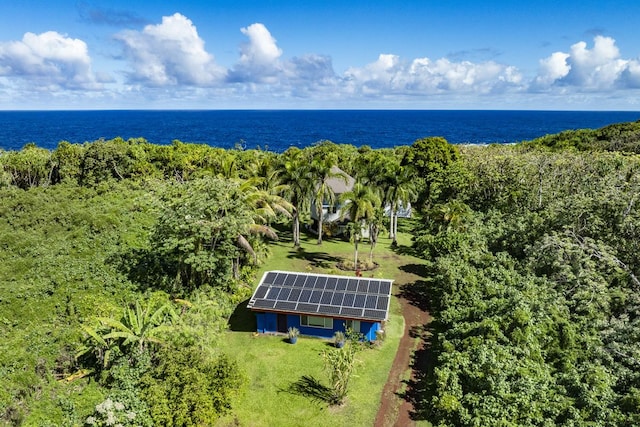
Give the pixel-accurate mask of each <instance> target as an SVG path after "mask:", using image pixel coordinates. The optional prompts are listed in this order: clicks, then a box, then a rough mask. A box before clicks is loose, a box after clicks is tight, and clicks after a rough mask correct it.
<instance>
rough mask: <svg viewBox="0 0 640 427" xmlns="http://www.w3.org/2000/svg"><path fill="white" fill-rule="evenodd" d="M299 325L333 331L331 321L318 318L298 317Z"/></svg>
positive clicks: (326, 318) (325, 318)
mask: <svg viewBox="0 0 640 427" xmlns="http://www.w3.org/2000/svg"><path fill="white" fill-rule="evenodd" d="M300 325H302V326H311V327H312V328H324V329H333V319H331V318H329V317H318V316H300Z"/></svg>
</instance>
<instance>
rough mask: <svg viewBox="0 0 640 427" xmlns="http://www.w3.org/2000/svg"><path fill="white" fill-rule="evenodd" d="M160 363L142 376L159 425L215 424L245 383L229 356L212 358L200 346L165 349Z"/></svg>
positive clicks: (145, 390)
mask: <svg viewBox="0 0 640 427" xmlns="http://www.w3.org/2000/svg"><path fill="white" fill-rule="evenodd" d="M158 361H159V363H158V365H157V366H156V367H155V368H153V369H152V370H151V371H150V372H149V373H147V374H146V375H145V376H144V377H143V378H142V387H143V396H144V399H145V401H146V402H147V404H148V405H149V408H150V412H151V416H152V417H153V420H154V423H155V424H156V425H164V426H168V427H171V426H175V427H178V426H201V425H211V424H213V423H214V421H215V420H216V419H217V418H218V417H219V416H220V415H223V414H225V413H227V412H228V411H229V410H230V409H231V405H232V402H233V398H234V396H235V395H236V394H237V393H238V390H239V389H240V387H241V386H242V384H243V383H244V377H243V375H242V373H241V371H240V369H239V368H238V366H237V364H236V363H235V362H233V361H232V360H231V359H229V358H228V357H227V356H225V355H219V356H218V357H216V358H210V357H208V356H207V355H206V353H205V352H203V351H201V349H200V348H198V347H194V346H188V347H182V348H179V349H177V348H169V347H167V348H164V349H163V350H161V352H160V354H159V358H158Z"/></svg>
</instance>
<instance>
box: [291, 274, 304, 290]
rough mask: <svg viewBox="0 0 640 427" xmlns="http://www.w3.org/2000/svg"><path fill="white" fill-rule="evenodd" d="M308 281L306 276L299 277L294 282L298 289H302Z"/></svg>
mask: <svg viewBox="0 0 640 427" xmlns="http://www.w3.org/2000/svg"><path fill="white" fill-rule="evenodd" d="M306 280H307V278H306V277H305V276H297V277H296V280H295V281H294V282H293V286H295V287H296V288H301V287H303V286H304V282H305V281H306Z"/></svg>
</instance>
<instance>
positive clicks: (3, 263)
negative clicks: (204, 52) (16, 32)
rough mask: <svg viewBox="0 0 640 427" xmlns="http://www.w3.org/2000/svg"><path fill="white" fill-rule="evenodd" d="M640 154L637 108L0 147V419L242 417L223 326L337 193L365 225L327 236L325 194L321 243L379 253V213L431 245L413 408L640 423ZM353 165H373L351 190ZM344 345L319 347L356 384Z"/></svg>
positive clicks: (462, 414)
mask: <svg viewBox="0 0 640 427" xmlns="http://www.w3.org/2000/svg"><path fill="white" fill-rule="evenodd" d="M638 153H640V122H635V123H623V124H618V125H612V126H608V127H605V128H602V129H598V130H578V131H571V132H563V133H561V134H557V135H547V136H544V137H542V138H538V139H536V140H533V141H527V142H523V143H520V144H514V145H509V146H505V145H491V146H482V147H479V146H453V145H450V144H448V143H447V141H446V140H444V139H443V138H440V137H427V138H422V139H419V140H417V141H415V142H413V143H412V144H411V145H408V146H398V147H396V148H394V149H380V150H374V149H371V148H370V147H366V146H365V147H359V148H358V147H353V146H349V145H338V144H334V143H332V142H329V141H321V142H319V143H317V144H315V145H312V146H310V147H308V148H305V149H296V148H292V149H289V150H287V151H286V152H284V153H272V152H268V151H263V150H259V149H257V150H240V149H236V150H223V149H219V148H214V147H209V146H206V145H199V144H187V143H182V142H179V141H175V142H174V143H173V144H170V145H166V146H160V145H154V144H150V143H148V142H147V141H145V140H144V139H141V138H138V139H130V140H123V139H121V138H115V139H112V140H102V139H101V140H97V141H94V142H91V143H85V144H72V143H69V142H61V143H60V144H59V145H58V147H57V148H56V149H54V150H46V149H42V148H39V147H36V146H35V145H33V144H29V145H27V146H25V147H24V148H23V149H22V150H19V151H0V201H1V202H0V324H1V325H2V327H1V328H0V425H8V426H9V425H39V426H47V425H50V426H53V425H85V424H87V425H111V424H115V423H120V424H122V425H149V426H150V425H172V426H188V425H212V424H214V423H215V422H216V420H227V421H229V420H233V414H234V404H235V403H236V402H238V399H239V398H240V396H242V394H243V393H245V392H247V389H251V388H252V387H260V385H259V384H257V383H256V381H257V380H256V379H255V378H252V377H251V372H252V371H251V369H247V367H246V365H245V363H246V362H245V361H243V360H242V359H240V358H237V357H236V354H234V350H233V348H232V347H230V346H229V345H225V344H228V342H236V341H235V338H234V339H230V338H228V337H227V336H226V335H227V334H229V332H228V330H229V328H230V319H231V318H232V316H233V315H235V314H237V311H238V307H240V306H242V304H243V302H244V301H246V299H247V298H248V297H249V296H250V294H251V292H252V286H253V285H254V283H255V281H256V274H257V272H258V271H259V270H260V269H261V268H262V267H261V266H263V265H264V263H265V262H269V260H270V259H271V258H270V256H271V253H272V251H273V248H274V246H273V245H274V242H276V241H278V245H283V244H286V245H287V246H289V247H290V248H291V250H292V252H291V254H294V255H292V256H299V257H305V256H306V255H308V254H307V253H306V252H305V250H304V248H303V247H302V246H303V240H304V239H303V235H304V230H305V226H307V225H310V224H311V214H312V212H311V210H312V209H314V207H316V208H317V207H318V206H319V207H322V206H323V205H325V206H326V205H329V206H331V205H337V204H338V203H339V204H341V205H343V206H344V208H343V211H342V218H343V219H344V220H345V221H347V222H349V223H350V225H349V227H348V230H349V235H348V236H344V237H340V236H339V237H335V236H327V235H324V236H323V234H322V233H323V229H324V227H323V224H322V221H323V218H322V212H321V211H319V212H316V214H317V215H318V216H319V219H320V226H319V227H318V230H317V231H318V236H317V243H322V244H323V246H326V245H327V244H328V243H330V242H326V241H325V242H324V243H323V240H334V239H336V240H341V239H345V242H344V245H348V244H349V243H347V240H350V241H351V243H352V245H353V246H352V250H353V252H352V254H353V255H352V257H351V255H347V256H345V258H344V259H336V260H333V259H332V258H331V257H326V258H325V259H322V260H318V262H317V265H326V264H327V261H326V260H327V259H331V262H332V263H333V262H334V261H335V264H331V265H329V268H330V269H331V270H332V271H335V270H333V269H334V268H337V265H338V264H341V265H343V266H344V265H347V264H346V261H350V262H352V263H353V268H354V269H355V268H357V267H358V265H359V264H360V262H361V260H360V258H361V257H360V254H359V250H360V245H361V244H362V242H364V241H366V242H367V243H368V244H369V245H370V246H369V248H370V251H369V261H370V262H371V263H373V261H374V258H375V256H376V253H378V252H377V251H376V250H375V248H376V243H377V242H378V239H379V236H380V234H381V233H383V230H384V229H386V230H387V231H388V233H389V239H390V240H389V241H390V242H391V243H392V244H393V246H394V247H395V248H396V249H395V250H396V251H398V252H401V253H402V254H406V253H411V254H413V255H414V256H416V257H419V258H421V265H422V266H423V267H421V268H420V270H419V271H420V272H421V274H423V276H424V277H423V278H422V279H423V280H421V281H419V282H416V283H415V284H414V285H412V287H411V289H410V292H408V294H409V295H410V296H411V298H412V299H413V302H414V303H415V304H418V305H420V306H421V307H425V308H427V309H428V310H429V311H430V313H431V315H432V317H433V321H432V322H431V323H430V324H428V325H425V327H426V328H427V330H428V331H429V332H430V334H428V335H426V336H425V337H423V338H421V339H426V340H428V342H427V343H426V344H427V345H426V346H425V349H426V350H424V351H427V352H428V360H429V363H428V364H427V365H424V366H418V367H417V368H416V369H418V370H419V375H415V376H414V377H412V379H411V380H410V381H408V383H409V386H410V389H411V393H412V394H411V395H410V396H407V398H408V399H411V401H412V403H413V407H414V408H415V412H414V414H413V417H414V419H416V420H418V421H420V420H425V421H428V422H430V423H432V424H433V425H439V426H472V425H503V426H511V425H512V426H548V425H560V426H628V425H638V424H640V374H639V373H640V362H639V361H640V345H639V343H640V292H639V291H640V279H639V277H640V235H639V233H640V231H639V230H640V207H639V206H640V205H639V201H638V194H640V156H639V154H638ZM336 167H337V168H339V169H336ZM336 170H338V171H344V173H346V174H349V175H350V176H352V177H353V178H354V179H355V182H356V184H355V185H354V186H353V188H352V189H351V190H350V191H349V192H347V193H346V194H344V195H343V196H342V199H340V200H338V199H337V197H336V195H335V194H333V193H332V190H331V188H330V187H329V186H328V185H327V182H328V180H329V179H330V178H336V177H339V176H343V173H342V172H336ZM409 205H411V207H412V211H413V214H414V218H413V219H412V220H411V221H402V220H399V218H398V213H399V211H400V210H401V209H404V208H407V207H408V206H409ZM399 229H403V230H404V231H405V232H407V233H410V235H411V236H412V237H413V239H412V244H411V247H407V246H405V245H400V244H398V236H399V235H400V231H399ZM365 231H366V232H365ZM283 240H284V241H283ZM290 256H291V255H290ZM347 258H349V259H347ZM351 258H352V259H351ZM405 291H406V290H405ZM246 343H247V341H243V345H244V344H246ZM291 347H295V349H296V350H298V349H301V348H305V347H304V346H299V345H298V346H291ZM350 348H351V344H350V345H347V346H346V349H331V350H325V351H324V352H322V355H323V356H321V355H320V354H318V361H319V362H321V361H322V360H324V361H326V371H325V372H326V373H327V375H328V378H329V386H327V387H328V389H329V390H330V391H331V393H333V394H332V396H333V400H332V403H336V404H337V403H343V404H344V405H346V406H348V405H350V404H351V403H350V400H349V390H350V384H352V382H350V379H351V378H352V376H351V374H352V372H353V369H354V367H355V366H356V365H355V361H356V360H357V358H358V357H357V356H358V355H357V354H356V353H355V352H353V351H352V350H350ZM367 351H369V350H367ZM372 351H375V350H372ZM387 352H388V350H386V349H385V350H384V351H383V352H382V353H381V354H387ZM352 356H353V357H352ZM367 357H370V356H368V355H364V356H363V358H367ZM389 363H390V361H389ZM314 369H315V368H314ZM311 374H315V375H318V373H311ZM258 382H259V381H258ZM354 400H355V397H354ZM304 402H305V401H304V399H303V400H301V401H300V402H299V403H300V404H305V403H304ZM353 404H355V402H353ZM365 406H366V405H363V407H365ZM372 406H374V405H372Z"/></svg>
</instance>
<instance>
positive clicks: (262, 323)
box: [254, 311, 382, 341]
mask: <svg viewBox="0 0 640 427" xmlns="http://www.w3.org/2000/svg"><path fill="white" fill-rule="evenodd" d="M254 313H255V315H256V323H257V331H258V332H259V333H261V334H265V333H275V332H278V315H277V314H276V313H268V312H259V311H255V312H254ZM344 322H345V320H344V319H333V327H332V328H331V329H329V328H326V329H325V328H314V327H311V326H302V325H300V315H298V314H287V328H289V327H296V328H298V329H299V330H300V334H301V335H309V336H313V337H320V338H333V334H334V333H335V332H336V331H342V332H344V330H345V328H344ZM380 329H382V328H381V325H380V322H367V321H365V320H361V321H360V330H359V331H357V332H360V333H361V334H362V335H364V338H365V339H366V340H368V341H375V339H376V331H378V330H380Z"/></svg>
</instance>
